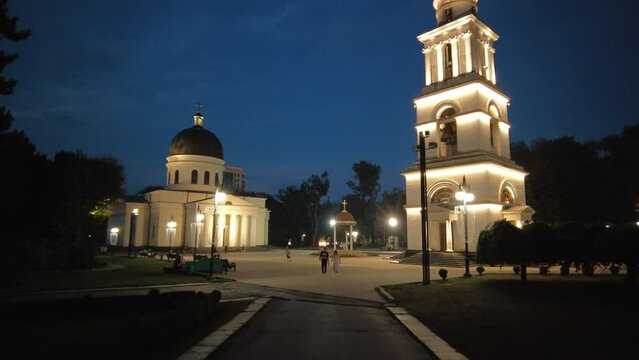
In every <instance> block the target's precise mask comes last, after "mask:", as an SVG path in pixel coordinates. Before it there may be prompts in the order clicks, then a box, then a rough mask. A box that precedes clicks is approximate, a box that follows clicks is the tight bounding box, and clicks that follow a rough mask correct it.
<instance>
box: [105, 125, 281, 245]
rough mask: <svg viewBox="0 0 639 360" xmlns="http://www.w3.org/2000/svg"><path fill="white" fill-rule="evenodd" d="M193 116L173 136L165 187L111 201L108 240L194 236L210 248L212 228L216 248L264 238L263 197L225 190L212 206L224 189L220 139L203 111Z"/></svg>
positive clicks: (181, 240)
mask: <svg viewBox="0 0 639 360" xmlns="http://www.w3.org/2000/svg"><path fill="white" fill-rule="evenodd" d="M193 118H194V125H193V127H192V128H187V129H184V130H182V131H181V132H180V133H178V134H177V135H176V136H175V137H174V138H173V141H172V142H171V146H170V150H169V156H168V157H167V158H166V159H167V162H166V167H167V176H166V186H165V188H164V189H161V190H155V191H150V192H148V193H144V194H140V195H137V196H127V197H125V198H123V199H119V200H118V201H117V202H116V203H115V204H114V205H112V206H111V207H110V216H109V221H108V232H109V233H108V236H107V238H108V241H109V245H114V246H125V247H126V246H129V244H130V241H131V239H133V242H132V243H131V245H132V246H135V247H142V246H151V247H161V248H169V247H172V248H193V246H194V245H195V244H196V241H197V247H198V248H210V247H211V244H212V241H213V237H214V236H213V233H214V231H216V232H217V233H216V234H215V240H216V243H215V246H216V247H217V248H222V247H225V246H228V247H245V246H260V245H267V244H268V221H269V211H268V209H267V208H266V199H264V198H257V197H247V196H235V195H231V194H228V195H227V197H226V199H224V200H223V201H219V202H218V204H217V211H216V210H215V207H216V202H215V193H216V191H223V192H226V191H228V190H226V188H224V187H223V186H222V181H223V174H224V172H225V167H224V154H223V149H222V144H221V143H220V141H219V140H218V139H217V137H216V136H215V135H214V134H213V133H211V132H210V131H208V130H206V129H204V127H203V121H204V117H203V116H202V114H200V113H197V114H195V115H194V117H193ZM218 199H219V198H218ZM134 210H135V212H137V215H132V214H133V213H134ZM198 214H201V215H200V217H199V219H200V221H198ZM214 214H215V215H216V217H217V220H216V221H215V223H216V229H215V230H214V229H213V215H214ZM134 217H135V220H134ZM132 221H135V226H134V227H133V228H134V234H132V233H131V228H132V226H131V224H132Z"/></svg>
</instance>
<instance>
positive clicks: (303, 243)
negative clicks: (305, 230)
mask: <svg viewBox="0 0 639 360" xmlns="http://www.w3.org/2000/svg"><path fill="white" fill-rule="evenodd" d="M305 237H306V234H302V244H301V245H302V246H306V243H305V242H304V238H305Z"/></svg>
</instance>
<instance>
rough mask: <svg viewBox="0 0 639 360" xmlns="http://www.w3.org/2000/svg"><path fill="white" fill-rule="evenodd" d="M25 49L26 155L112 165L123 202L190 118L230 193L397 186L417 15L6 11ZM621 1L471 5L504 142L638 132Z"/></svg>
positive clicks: (69, 5) (630, 3) (318, 4)
mask: <svg viewBox="0 0 639 360" xmlns="http://www.w3.org/2000/svg"><path fill="white" fill-rule="evenodd" d="M9 11H10V15H12V16H18V17H19V22H18V23H19V25H20V27H21V28H30V29H32V36H31V38H30V39H28V40H26V41H23V42H21V43H18V44H16V45H8V44H7V43H3V44H2V48H3V49H8V50H15V51H18V52H19V53H20V57H19V58H18V60H17V61H16V62H15V63H14V64H13V65H10V66H9V67H8V68H7V69H6V70H5V74H6V75H7V76H9V77H13V78H16V79H17V80H18V86H17V87H16V91H15V93H14V95H12V96H9V97H4V98H3V99H2V100H3V101H5V103H6V105H7V106H8V107H9V108H10V109H11V111H12V112H13V114H14V116H15V118H16V120H15V122H14V128H16V129H23V130H24V131H25V132H26V134H27V136H29V137H30V138H31V140H32V142H33V143H34V144H35V145H36V146H37V148H38V150H39V151H40V152H42V153H45V154H47V155H49V156H53V154H54V153H55V151H57V150H61V149H64V150H76V149H79V150H82V151H84V152H86V153H88V154H90V155H111V156H114V157H116V158H118V159H120V160H121V161H122V163H123V164H124V166H125V172H126V179H127V180H126V181H127V184H126V188H127V191H128V192H129V193H132V192H137V191H139V190H140V189H142V188H143V187H145V186H147V185H164V183H165V176H166V168H165V161H166V155H167V153H168V147H169V143H170V141H171V139H172V137H173V136H174V135H175V134H176V133H177V132H178V131H179V130H181V129H183V128H186V127H190V126H192V124H193V123H192V115H193V113H194V112H195V110H196V107H195V104H196V103H198V102H201V103H202V104H203V108H202V112H203V113H204V116H205V119H204V125H205V127H206V128H208V129H210V130H211V131H213V132H214V133H215V134H216V135H217V136H218V137H219V138H220V140H221V141H222V144H223V146H224V153H225V161H226V164H227V165H230V166H239V167H242V168H244V171H245V173H246V176H247V190H250V191H263V192H268V193H275V192H276V191H277V190H278V189H279V188H281V187H284V186H286V185H290V184H299V183H300V182H301V181H302V180H303V179H306V178H307V177H308V176H310V175H311V174H319V173H321V172H322V171H324V170H327V171H328V173H329V175H330V179H331V182H332V184H331V191H330V199H331V200H332V201H339V200H340V198H341V196H343V195H344V194H346V193H347V192H348V189H347V187H346V181H347V180H348V179H349V178H350V177H351V176H352V170H351V165H352V164H353V163H354V162H356V161H359V160H367V161H370V162H373V163H375V164H378V165H381V167H382V177H381V183H382V188H383V189H384V190H390V189H391V188H392V187H394V186H398V187H403V178H402V177H401V176H400V172H401V171H402V170H403V169H404V168H405V167H406V166H407V165H409V164H411V163H412V162H413V161H414V159H415V154H414V153H413V152H412V151H411V148H412V146H413V145H414V143H415V135H414V128H413V125H414V121H415V113H414V109H413V107H412V102H411V100H412V98H413V97H414V96H416V95H417V94H418V93H419V91H420V89H421V87H422V86H423V78H424V72H423V57H422V55H421V44H420V43H419V42H418V41H417V40H416V36H417V35H419V34H421V33H422V32H424V31H427V30H430V29H432V28H434V27H435V16H434V9H433V7H432V1H428V0H401V1H400V0H395V1H390V0H308V1H299V0H298V1H279V0H268V1H265V0H215V1H212V0H207V1H157V0H156V1H92V0H67V1H47V0H11V1H9ZM638 14H639V1H635V0H614V1H606V2H604V1H594V0H590V1H577V0H562V1H555V0H481V1H479V13H478V16H479V18H480V19H482V21H483V22H484V23H486V24H487V25H488V26H490V27H491V28H492V29H493V30H495V31H496V32H497V33H498V34H499V35H500V36H501V38H500V39H499V41H497V42H496V44H495V48H496V50H497V52H496V54H495V61H496V70H497V85H498V86H499V87H500V88H501V89H502V90H503V91H504V92H505V93H506V94H508V95H509V96H510V97H511V104H512V105H511V107H510V121H511V124H512V128H511V140H513V141H515V140H534V139H536V138H540V137H544V138H556V137H559V136H563V135H574V136H575V138H576V139H577V140H579V141H584V140H590V139H597V138H600V137H601V136H602V135H608V134H613V133H618V132H620V131H621V130H622V129H623V126H624V125H630V124H636V123H637V122H639V117H638V116H637V115H638V114H637V112H638V111H637V102H638V101H639V91H638V90H637V84H638V83H639V81H638V80H639V76H638V75H637V67H638V65H639V55H638V54H639V51H638V50H639V49H638V47H639V46H638V44H639V28H638V27H637V25H636V23H637V21H636V18H637V15H638Z"/></svg>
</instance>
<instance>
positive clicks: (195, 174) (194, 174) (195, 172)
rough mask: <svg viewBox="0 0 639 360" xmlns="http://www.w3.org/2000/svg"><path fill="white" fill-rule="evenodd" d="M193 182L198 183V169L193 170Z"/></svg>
mask: <svg viewBox="0 0 639 360" xmlns="http://www.w3.org/2000/svg"><path fill="white" fill-rule="evenodd" d="M191 184H197V170H193V171H191Z"/></svg>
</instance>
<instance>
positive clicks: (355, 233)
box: [351, 231, 359, 248]
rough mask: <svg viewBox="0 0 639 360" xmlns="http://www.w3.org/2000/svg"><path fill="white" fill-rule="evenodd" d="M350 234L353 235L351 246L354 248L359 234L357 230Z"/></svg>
mask: <svg viewBox="0 0 639 360" xmlns="http://www.w3.org/2000/svg"><path fill="white" fill-rule="evenodd" d="M351 234H352V235H353V248H355V243H356V242H357V235H359V233H358V232H357V231H353V232H352V233H351Z"/></svg>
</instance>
